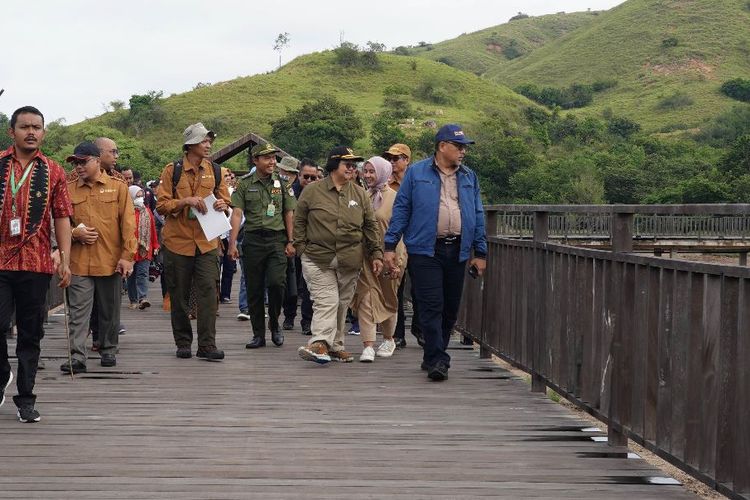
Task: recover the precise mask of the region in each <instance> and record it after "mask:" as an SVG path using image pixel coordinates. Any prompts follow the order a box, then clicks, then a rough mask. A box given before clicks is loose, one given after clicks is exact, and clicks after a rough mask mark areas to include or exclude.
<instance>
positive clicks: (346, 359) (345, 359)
mask: <svg viewBox="0 0 750 500" xmlns="http://www.w3.org/2000/svg"><path fill="white" fill-rule="evenodd" d="M328 354H329V355H330V356H331V360H332V361H339V362H341V363H351V362H352V361H354V356H352V354H351V353H348V352H346V351H344V350H341V351H331V352H329V353H328Z"/></svg>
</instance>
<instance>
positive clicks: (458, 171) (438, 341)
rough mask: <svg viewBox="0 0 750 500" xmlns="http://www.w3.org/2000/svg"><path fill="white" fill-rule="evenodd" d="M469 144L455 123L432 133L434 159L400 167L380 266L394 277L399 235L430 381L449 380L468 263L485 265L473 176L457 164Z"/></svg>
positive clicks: (481, 269)
mask: <svg viewBox="0 0 750 500" xmlns="http://www.w3.org/2000/svg"><path fill="white" fill-rule="evenodd" d="M468 144H474V141H472V140H470V139H469V138H468V137H466V135H465V134H464V132H463V130H462V129H461V127H460V126H459V125H445V126H443V127H442V128H440V130H438V132H437V134H436V135H435V156H433V157H432V158H427V159H425V160H422V161H420V162H418V163H415V164H414V165H412V166H411V167H410V168H409V169H408V170H407V171H406V175H405V176H404V179H403V181H402V183H401V188H400V189H399V191H398V195H397V196H396V201H395V203H394V205H393V216H392V217H391V223H390V226H389V227H388V232H387V233H386V235H385V242H384V243H385V265H386V269H388V270H390V272H391V273H394V274H396V275H398V273H400V272H401V270H400V269H399V268H398V266H397V265H396V254H395V249H396V244H397V243H398V242H399V240H400V239H401V237H402V235H403V238H404V243H405V244H406V249H407V252H408V253H409V267H408V269H409V277H410V278H411V280H412V283H413V285H414V291H415V292H416V300H417V307H418V309H419V323H420V327H421V328H422V333H423V335H424V340H425V346H424V358H423V362H422V369H423V370H426V371H427V376H428V377H429V378H430V379H431V380H435V381H440V380H445V379H446V378H448V368H449V367H450V355H449V354H448V352H447V351H446V348H447V347H448V342H449V340H450V336H451V332H452V330H453V326H454V325H455V323H456V317H457V315H458V307H459V304H460V302H461V293H462V291H463V284H464V275H465V271H466V262H467V261H469V259H471V260H470V261H469V266H470V267H474V268H476V273H477V275H482V273H483V272H484V269H485V266H486V257H487V239H486V235H485V230H484V209H483V207H482V198H481V194H480V192H479V179H478V178H477V175H476V174H475V173H474V171H473V170H471V169H469V168H468V167H466V166H465V165H463V164H462V161H463V159H464V156H465V154H466V147H467V145H468ZM472 253H473V256H472Z"/></svg>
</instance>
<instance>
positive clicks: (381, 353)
mask: <svg viewBox="0 0 750 500" xmlns="http://www.w3.org/2000/svg"><path fill="white" fill-rule="evenodd" d="M395 350H396V342H395V341H394V340H393V339H385V340H384V341H383V343H382V344H380V346H379V347H378V352H377V353H376V354H377V356H378V357H379V358H390V357H391V356H393V352H394V351H395Z"/></svg>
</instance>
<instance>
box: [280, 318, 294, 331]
mask: <svg viewBox="0 0 750 500" xmlns="http://www.w3.org/2000/svg"><path fill="white" fill-rule="evenodd" d="M281 327H282V328H283V329H284V330H293V329H294V320H293V319H288V318H284V324H283V325H281Z"/></svg>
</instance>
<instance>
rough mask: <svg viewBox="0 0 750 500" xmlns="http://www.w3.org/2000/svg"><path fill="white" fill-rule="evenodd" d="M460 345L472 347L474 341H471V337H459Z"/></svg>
mask: <svg viewBox="0 0 750 500" xmlns="http://www.w3.org/2000/svg"><path fill="white" fill-rule="evenodd" d="M461 345H474V341H473V340H472V339H471V337H467V336H466V335H464V336H462V337H461Z"/></svg>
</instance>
